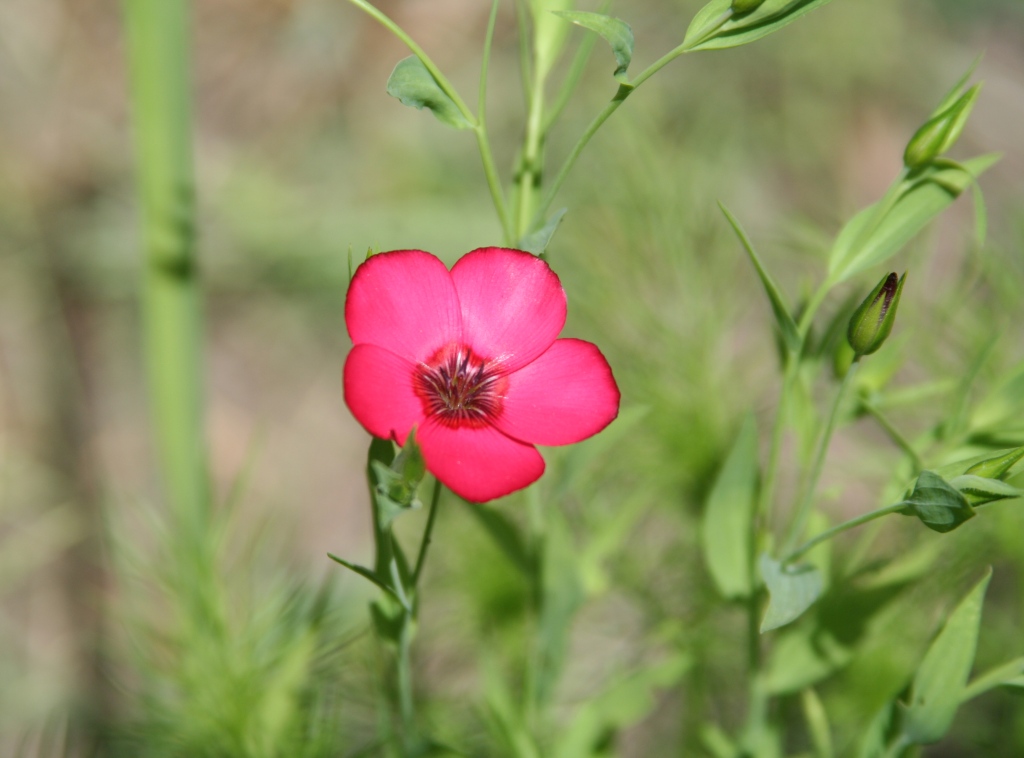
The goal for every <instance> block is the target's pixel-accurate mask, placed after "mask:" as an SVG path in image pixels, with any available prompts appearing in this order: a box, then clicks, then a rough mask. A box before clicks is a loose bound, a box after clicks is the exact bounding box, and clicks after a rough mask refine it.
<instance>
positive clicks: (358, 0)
mask: <svg viewBox="0 0 1024 758" xmlns="http://www.w3.org/2000/svg"><path fill="white" fill-rule="evenodd" d="M349 2H350V3H352V4H353V5H354V6H356V7H357V8H360V9H362V10H364V11H366V13H367V14H368V15H369V16H371V17H372V18H374V19H375V20H377V21H378V22H380V24H381V26H383V27H384V28H386V29H387V30H388V31H389V32H391V33H392V34H394V35H395V36H396V37H398V39H400V40H401V41H402V43H403V44H404V45H405V46H406V47H407V48H409V51H410V52H411V53H412V54H413V55H415V56H416V57H417V58H419V59H420V63H422V64H423V67H424V68H426V69H427V71H429V72H430V75H431V76H432V77H434V81H435V82H437V86H438V87H440V88H441V91H442V92H444V93H445V94H446V95H447V96H448V97H449V98H451V100H452V102H453V103H455V107H456V108H458V109H459V113H461V114H462V117H463V118H465V119H466V121H467V122H468V123H469V125H470V126H472V127H473V128H476V126H477V123H476V116H474V115H473V111H471V110H470V109H469V106H468V105H466V103H465V101H464V100H463V99H462V98H461V97H460V96H459V93H458V91H457V90H456V89H455V87H454V86H453V85H452V83H451V82H450V81H448V78H447V77H446V76H445V75H444V74H442V73H441V69H439V68H438V67H437V65H436V64H435V63H434V61H433V60H431V58H430V56H429V55H427V54H426V52H425V51H424V50H423V48H422V47H420V46H419V45H418V44H416V41H415V40H414V39H413V38H412V37H410V36H409V35H408V34H406V32H405V30H404V29H402V27H400V26H399V25H398V24H396V23H395V22H394V21H392V20H391V18H390V17H389V16H387V15H386V14H384V13H382V12H381V11H379V10H377V8H375V7H374V6H373V5H371V4H370V3H368V2H366V0H349Z"/></svg>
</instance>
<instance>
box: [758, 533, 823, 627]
mask: <svg viewBox="0 0 1024 758" xmlns="http://www.w3.org/2000/svg"><path fill="white" fill-rule="evenodd" d="M758 566H759V568H760V569H761V577H762V578H763V579H764V583H765V585H766V586H767V587H768V595H769V599H768V610H767V611H765V615H764V619H763V620H762V621H761V633H762V634H763V633H764V632H768V631H771V630H772V629H778V628H779V627H780V626H785V625H786V624H788V623H790V622H792V621H795V620H796V619H798V618H799V617H800V616H801V615H802V614H803V612H804V611H806V610H807V609H808V608H810V606H811V604H812V603H813V602H814V601H815V600H817V599H818V597H819V596H820V595H821V592H822V590H823V589H824V587H825V582H824V579H823V578H822V576H821V572H820V571H818V569H816V568H814V566H810V565H808V564H806V563H798V564H791V565H788V566H784V565H783V564H782V563H780V562H779V561H776V560H774V559H772V558H771V557H770V556H768V554H767V553H765V554H763V555H762V556H761V560H760V561H759V563H758Z"/></svg>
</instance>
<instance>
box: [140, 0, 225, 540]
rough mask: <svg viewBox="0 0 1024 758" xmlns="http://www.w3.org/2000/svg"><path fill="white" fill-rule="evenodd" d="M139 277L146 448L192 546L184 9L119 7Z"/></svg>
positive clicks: (195, 349)
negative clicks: (137, 208)
mask: <svg viewBox="0 0 1024 758" xmlns="http://www.w3.org/2000/svg"><path fill="white" fill-rule="evenodd" d="M123 7H124V14H125V25H126V31H127V35H128V60H129V68H130V71H131V84H132V116H133V121H134V126H135V143H136V155H137V161H138V176H139V184H140V190H141V196H142V214H143V223H144V240H145V243H144V244H145V268H144V271H143V281H142V332H143V340H144V351H145V361H146V368H147V374H148V380H149V396H150V406H151V410H152V415H153V424H154V432H155V436H156V443H157V444H156V447H157V453H158V456H159V461H160V468H161V470H162V474H163V479H164V484H165V486H166V489H167V495H168V498H169V501H170V506H171V509H172V511H173V512H174V514H175V516H176V517H177V518H178V519H179V521H180V523H181V524H182V526H183V527H184V529H185V532H184V533H187V534H189V535H190V536H191V537H193V538H196V539H199V538H200V537H201V536H202V535H204V534H205V532H206V529H205V525H206V523H207V519H208V508H209V488H208V479H207V468H206V445H205V440H204V433H203V419H202V413H203V412H202V405H203V401H202V366H201V354H202V347H201V344H202V340H201V317H200V292H199V281H198V275H197V264H196V247H195V190H194V180H193V169H192V140H191V131H190V129H191V127H190V124H191V98H190V94H189V75H188V71H189V67H188V48H189V45H188V29H189V9H188V3H187V2H186V1H185V0H125V2H124V6H123Z"/></svg>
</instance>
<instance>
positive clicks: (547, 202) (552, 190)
mask: <svg viewBox="0 0 1024 758" xmlns="http://www.w3.org/2000/svg"><path fill="white" fill-rule="evenodd" d="M730 17H731V13H727V14H723V18H722V19H720V20H719V22H718V23H717V25H716V26H715V27H714V28H713V29H711V30H710V32H709V33H713V32H715V31H717V30H718V29H719V28H720V27H721V26H722V25H723V24H724V23H725V22H726V21H728V20H729V18H730ZM702 41H703V38H702V39H701V40H698V41H697V42H695V43H693V44H694V45H696V44H699V43H700V42H702ZM692 47H693V45H688V46H683V45H678V46H676V47H674V48H672V49H671V50H669V51H668V52H667V53H665V54H664V55H663V56H661V57H660V58H658V60H656V61H655V62H654V63H652V64H651V65H650V66H648V67H647V68H645V69H644V70H643V71H641V72H640V73H639V74H637V75H636V77H635V78H634V79H633V80H632V81H631V82H630V83H628V84H620V85H619V89H618V90H617V91H616V92H615V95H614V96H613V97H612V99H611V101H610V102H609V103H608V104H607V105H605V107H604V108H603V109H602V110H601V112H600V113H598V114H597V115H596V116H595V117H594V120H593V121H591V122H590V123H589V124H588V125H587V128H586V129H584V130H583V134H581V135H580V138H579V139H578V140H577V141H576V144H575V145H573V147H572V150H570V151H569V155H568V156H566V158H565V161H564V162H563V163H562V166H561V168H559V170H558V173H557V174H556V175H555V179H554V181H553V182H552V183H551V186H550V187H549V188H548V191H547V192H546V193H545V195H544V200H543V201H542V202H541V203H540V205H539V206H538V207H537V209H536V211H535V216H534V222H533V223H534V224H538V223H540V220H541V219H542V218H543V216H544V214H545V213H547V211H548V209H549V208H550V207H551V204H552V203H553V202H554V201H555V196H556V195H557V194H558V190H559V189H561V187H562V184H563V182H565V178H566V177H567V176H568V175H569V172H570V171H571V170H572V167H573V166H574V165H575V163H576V159H577V158H579V157H580V153H582V152H583V148H585V147H586V146H587V143H588V142H590V140H591V138H593V136H594V135H595V134H596V133H597V130H598V129H600V128H601V126H603V125H604V122H605V121H607V120H608V118H609V117H610V116H611V115H612V114H613V113H615V111H617V110H618V109H619V106H620V105H622V104H623V103H624V102H626V98H628V97H629V96H630V95H631V94H632V93H633V92H634V91H635V90H637V89H638V88H639V87H640V85H641V84H643V83H644V82H646V81H647V80H648V79H650V78H651V77H652V76H654V75H655V74H656V73H658V72H659V71H661V69H663V68H665V66H667V65H668V64H669V63H671V62H672V61H674V60H675V59H676V58H678V57H679V56H680V55H683V54H684V53H687V52H689V51H690V50H691V49H692Z"/></svg>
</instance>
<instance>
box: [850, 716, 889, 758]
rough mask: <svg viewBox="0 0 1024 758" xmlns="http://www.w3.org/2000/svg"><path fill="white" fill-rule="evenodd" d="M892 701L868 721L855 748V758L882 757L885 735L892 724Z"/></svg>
mask: <svg viewBox="0 0 1024 758" xmlns="http://www.w3.org/2000/svg"><path fill="white" fill-rule="evenodd" d="M894 710H895V709H894V708H893V703H891V702H890V703H886V704H885V705H883V706H882V707H881V708H880V709H879V710H878V712H877V713H875V715H874V716H873V717H872V719H871V721H870V722H868V726H867V728H866V729H865V730H864V736H863V737H862V738H861V741H860V747H859V748H858V750H857V758H882V756H883V755H885V754H886V736H887V735H888V733H889V729H890V727H891V726H892V720H893V711H894Z"/></svg>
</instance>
